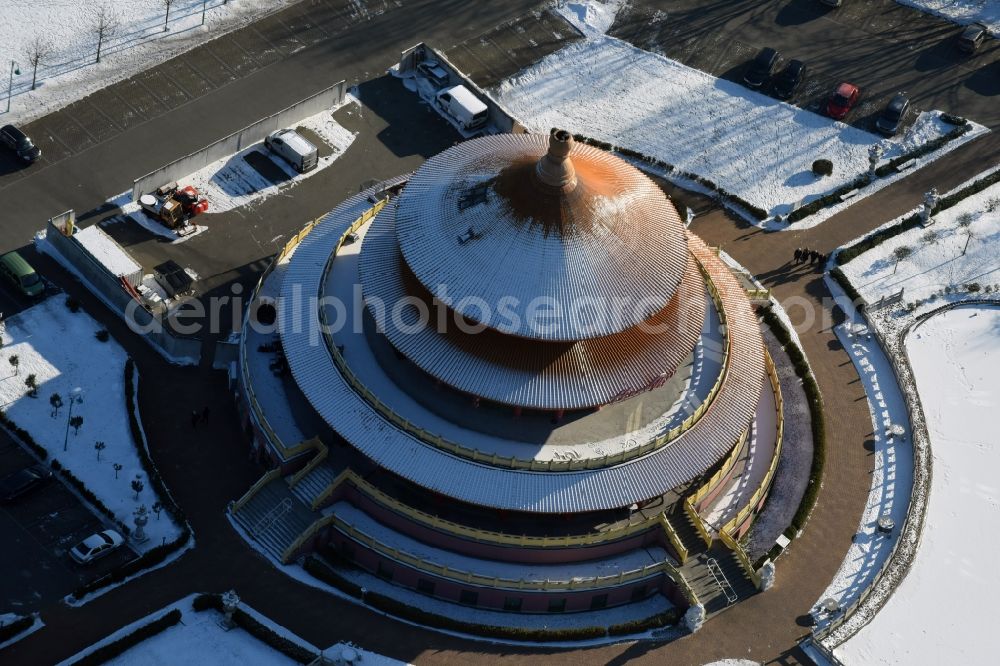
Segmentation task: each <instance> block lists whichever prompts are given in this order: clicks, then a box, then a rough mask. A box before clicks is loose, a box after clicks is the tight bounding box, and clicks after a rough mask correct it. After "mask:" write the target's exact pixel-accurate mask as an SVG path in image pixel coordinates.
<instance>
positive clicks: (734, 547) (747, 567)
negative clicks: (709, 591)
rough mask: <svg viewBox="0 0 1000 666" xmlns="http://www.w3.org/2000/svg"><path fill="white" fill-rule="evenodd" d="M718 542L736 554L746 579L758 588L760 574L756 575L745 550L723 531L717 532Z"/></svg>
mask: <svg viewBox="0 0 1000 666" xmlns="http://www.w3.org/2000/svg"><path fill="white" fill-rule="evenodd" d="M719 540H720V541H722V543H724V544H726V546H727V547H728V548H729V549H730V550H731V551H733V552H734V553H736V559H737V560H739V562H740V566H742V567H743V571H745V572H746V574H747V577H749V578H750V580H751V581H753V584H754V585H755V586H756V587H760V574H758V573H757V571H756V570H755V569H754V568H753V563H752V562H751V561H750V556H749V555H747V552H746V551H745V550H743V546H741V545H740V544H739V543H737V542H736V539H734V538H733V537H731V536H730V535H729V532H726V531H725V530H719Z"/></svg>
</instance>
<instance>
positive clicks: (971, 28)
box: [958, 23, 990, 53]
mask: <svg viewBox="0 0 1000 666" xmlns="http://www.w3.org/2000/svg"><path fill="white" fill-rule="evenodd" d="M989 34H990V32H989V29H988V28H987V27H986V26H985V25H983V24H982V23H973V24H972V25H967V26H965V30H963V31H962V34H961V35H959V36H958V50H959V51H964V52H966V53H975V52H976V51H978V50H979V47H980V46H982V45H983V42H984V41H986V38H987V37H988V36H989Z"/></svg>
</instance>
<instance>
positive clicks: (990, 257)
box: [842, 183, 1000, 319]
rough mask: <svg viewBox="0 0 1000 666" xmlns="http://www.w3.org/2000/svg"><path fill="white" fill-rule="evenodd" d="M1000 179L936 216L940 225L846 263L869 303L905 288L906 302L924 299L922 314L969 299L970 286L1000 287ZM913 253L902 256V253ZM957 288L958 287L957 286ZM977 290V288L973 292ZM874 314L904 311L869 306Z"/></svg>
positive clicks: (916, 231) (909, 234) (846, 271)
mask: <svg viewBox="0 0 1000 666" xmlns="http://www.w3.org/2000/svg"><path fill="white" fill-rule="evenodd" d="M998 243H1000V183H998V184H996V185H993V186H991V187H988V188H986V189H985V190H983V191H982V192H980V193H978V194H976V195H974V196H971V197H968V198H967V199H965V200H963V201H961V202H960V203H958V204H957V205H955V206H952V207H951V208H949V209H947V210H944V211H942V212H941V213H939V214H938V215H936V216H935V217H934V224H932V225H931V226H929V227H927V228H926V229H923V228H919V227H918V228H916V229H911V230H910V231H907V232H906V233H903V234H900V235H899V236H896V237H895V238H891V239H889V240H887V241H885V242H884V243H881V244H879V245H877V246H876V247H875V248H873V249H871V250H869V251H868V252H865V253H864V254H862V255H860V256H858V257H856V258H855V259H854V260H853V261H851V262H849V263H848V264H846V265H845V266H843V267H842V270H843V271H844V274H845V275H846V276H847V278H848V279H849V280H850V281H851V284H853V285H854V287H855V288H856V289H857V290H858V292H859V293H860V294H861V296H862V297H864V299H865V300H866V301H868V302H869V303H873V302H876V301H878V299H879V298H881V297H883V296H885V297H888V296H890V295H892V294H896V293H898V292H899V291H900V290H901V289H902V290H903V299H902V300H903V301H904V302H905V303H911V304H912V303H914V302H915V301H923V303H921V304H920V306H919V307H918V309H917V310H916V314H919V313H920V312H922V311H926V310H931V309H934V308H935V307H938V306H940V305H943V304H944V303H945V302H947V301H950V300H957V299H959V298H966V297H967V296H968V293H961V294H959V293H958V292H967V291H968V285H979V287H980V288H981V290H982V291H980V292H979V293H980V294H982V293H984V292H985V291H986V290H987V288H989V290H990V291H991V292H992V291H994V290H996V289H1000V262H998V261H997V247H998ZM900 248H907V249H908V250H909V251H910V253H911V254H910V255H909V256H907V257H906V258H904V259H900V260H899V261H897V260H896V256H897V255H896V253H897V252H902V253H905V251H903V250H900ZM956 287H957V288H958V289H956ZM973 293H975V292H973ZM868 314H869V317H871V318H874V319H878V318H880V317H887V316H898V315H899V314H900V313H899V312H898V311H896V310H895V309H894V308H891V307H886V308H874V307H870V308H869V310H868Z"/></svg>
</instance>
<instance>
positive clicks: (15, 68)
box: [7, 60, 21, 113]
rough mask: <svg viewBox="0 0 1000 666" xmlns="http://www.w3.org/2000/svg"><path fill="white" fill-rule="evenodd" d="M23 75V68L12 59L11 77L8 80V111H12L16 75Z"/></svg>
mask: <svg viewBox="0 0 1000 666" xmlns="http://www.w3.org/2000/svg"><path fill="white" fill-rule="evenodd" d="M15 74H17V75H18V76H21V68H20V67H18V66H17V63H16V62H14V61H13V60H11V61H10V77H9V78H8V80H7V113H10V95H11V93H13V92H14V75H15Z"/></svg>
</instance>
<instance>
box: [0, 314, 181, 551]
mask: <svg viewBox="0 0 1000 666" xmlns="http://www.w3.org/2000/svg"><path fill="white" fill-rule="evenodd" d="M4 324H5V330H4V332H3V350H2V351H3V357H4V362H3V367H2V370H0V377H2V378H0V402H2V408H3V411H4V412H5V413H6V414H7V416H8V417H9V418H10V420H11V421H13V422H14V423H16V424H17V425H18V426H20V427H21V428H24V429H25V430H27V431H28V432H29V433H31V436H32V438H33V439H34V440H35V441H36V442H37V443H38V444H39V445H40V446H42V447H44V448H45V449H46V450H47V451H48V452H49V460H53V459H55V460H58V461H59V462H60V463H61V464H62V465H63V467H65V468H66V469H68V470H69V471H70V472H72V473H73V475H74V476H76V477H77V478H78V479H80V480H81V481H82V482H83V483H84V485H86V486H87V488H89V489H90V490H91V491H92V492H93V493H94V494H95V495H96V496H97V497H98V498H99V499H100V500H101V501H102V502H103V503H104V504H105V505H106V506H107V507H108V508H109V509H111V511H113V512H114V514H115V516H116V517H117V518H118V519H119V520H121V521H122V522H124V523H125V524H126V525H128V526H129V528H130V529H131V528H133V526H134V523H133V521H132V512H133V511H135V509H136V508H137V507H138V506H139V505H140V504H144V505H145V506H146V508H147V509H150V508H151V507H152V506H153V504H154V503H155V502H156V501H157V500H158V499H161V498H157V497H156V496H155V494H154V492H153V489H152V487H151V484H150V483H149V479H147V478H146V474H145V472H144V471H143V468H142V465H141V463H140V462H139V457H138V454H137V453H136V448H135V447H136V446H137V445H138V446H141V443H137V442H133V441H132V433H131V431H130V429H129V421H128V412H127V411H126V409H127V408H126V397H125V390H124V389H125V375H124V372H125V360H126V358H127V355H126V353H125V351H124V350H123V349H122V348H121V347H120V346H119V345H118V343H117V342H115V341H114V339H109V340H108V341H107V342H101V341H99V340H98V339H97V338H96V337H95V333H96V332H97V331H98V330H100V329H101V326H100V325H99V324H98V323H97V322H95V321H94V320H93V319H91V318H90V317H89V316H88V315H87V314H85V313H84V312H82V311H79V312H75V313H74V312H71V311H70V310H69V309H68V308H67V307H66V305H65V300H64V298H63V297H62V296H54V297H51V298H49V299H47V300H45V301H44V302H42V303H39V304H38V305H35V306H33V307H31V308H29V309H27V310H25V311H24V312H21V313H20V314H18V315H15V316H13V317H10V318H9V319H6V320H5V321H4ZM13 356H16V357H17V359H18V361H19V364H18V366H17V372H16V373H15V370H14V366H13V365H12V364H10V363H9V359H10V358H11V357H13ZM29 375H34V376H35V380H36V381H37V384H38V397H35V398H33V397H31V396H30V395H28V393H29V389H28V387H27V385H26V384H25V380H26V379H27V378H28V376H29ZM78 387H79V388H81V389H83V391H84V393H83V402H82V403H79V404H74V405H73V416H74V417H76V416H81V417H83V425H82V426H81V427H80V429H79V432H78V433H75V432H74V430H73V428H69V430H68V433H69V435H68V437H67V436H66V433H67V424H68V417H69V407H70V395H71V393H72V391H73V390H74V389H76V388H78ZM54 393H58V394H59V396H60V397H61V398H62V401H63V403H64V404H63V406H62V407H61V408H60V409H59V413H58V415H57V416H53V409H52V405H51V404H50V402H49V400H50V397H51V396H52V395H53V394H54ZM64 441H65V442H66V446H67V450H66V451H63V442H64ZM96 442H104V445H105V448H104V449H103V450H102V451H100V460H98V451H97V450H96V449H95V447H94V444H95V443H96ZM116 463H117V464H119V465H121V466H122V468H121V471H120V472H118V473H117V477H118V478H115V477H116V472H115V470H114V465H115V464H116ZM136 476H139V477H140V478H141V480H142V482H143V485H144V488H143V490H142V491H141V492H140V493H139V496H138V499H136V498H135V492H134V491H133V490H132V487H131V483H132V480H133V479H135V478H136ZM180 532H181V530H180V528H179V527H178V526H177V525H175V524H174V523H173V522H172V521H171V519H170V517H169V515H167V513H166V512H161V513H160V516H159V518H157V517H156V516H155V515H154V514H152V513H151V514H150V517H149V523H148V525H147V526H146V533H147V534H148V535H149V537H150V538H149V540H148V541H146V542H145V543H144V544H141V545H140V544H132V545H133V547H134V548H136V549H138V550H140V551H142V550H148V549H149V548H151V547H153V546H158V545H160V543H161V542H162V541H163V540H164V539H166V540H167V541H171V540H173V539H175V538H176V537H177V536H178V535H179V534H180Z"/></svg>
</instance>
